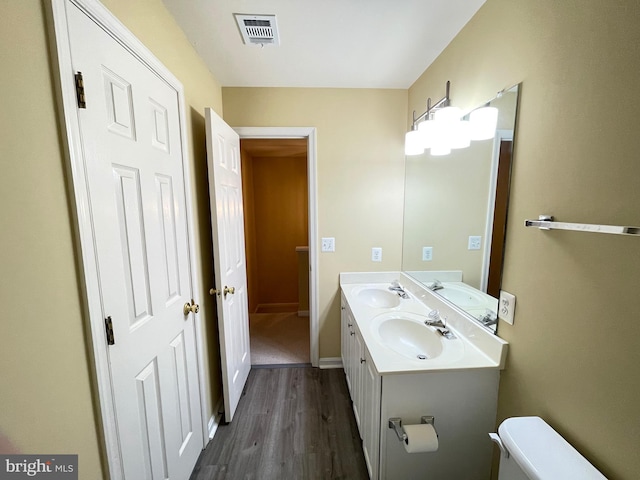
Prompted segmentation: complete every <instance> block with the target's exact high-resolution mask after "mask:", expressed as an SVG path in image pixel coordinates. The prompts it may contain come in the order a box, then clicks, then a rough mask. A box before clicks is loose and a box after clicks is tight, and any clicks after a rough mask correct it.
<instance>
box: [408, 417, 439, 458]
mask: <svg viewBox="0 0 640 480" xmlns="http://www.w3.org/2000/svg"><path fill="white" fill-rule="evenodd" d="M404 432H405V433H406V434H407V439H406V440H405V441H404V442H403V443H404V449H405V450H406V451H407V452H408V453H421V452H435V451H437V450H438V434H437V433H436V430H435V428H433V425H430V424H428V423H423V424H420V425H404Z"/></svg>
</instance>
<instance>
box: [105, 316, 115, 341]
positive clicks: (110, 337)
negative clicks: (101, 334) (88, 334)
mask: <svg viewBox="0 0 640 480" xmlns="http://www.w3.org/2000/svg"><path fill="white" fill-rule="evenodd" d="M104 328H105V330H106V332H107V345H115V344H116V339H115V337H114V336H113V322H112V321H111V317H107V318H105V319H104Z"/></svg>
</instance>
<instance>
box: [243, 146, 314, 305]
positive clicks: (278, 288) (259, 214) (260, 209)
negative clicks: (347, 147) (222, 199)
mask: <svg viewBox="0 0 640 480" xmlns="http://www.w3.org/2000/svg"><path fill="white" fill-rule="evenodd" d="M248 163H251V164H252V165H251V167H250V168H249V172H246V171H245V170H244V167H245V165H247V164H248ZM242 167H243V172H242V174H243V176H244V175H249V174H250V175H251V176H252V177H253V178H252V180H251V181H247V182H243V186H244V185H248V184H250V185H251V186H252V189H253V191H252V192H247V191H246V190H243V192H242V194H243V197H245V200H244V202H243V204H244V206H245V211H247V210H248V211H250V212H251V213H252V214H253V215H252V217H253V218H252V220H253V225H252V226H251V227H250V228H245V240H246V241H247V244H252V245H253V247H254V249H255V250H254V254H255V258H254V259H251V257H250V255H249V254H247V270H248V272H247V276H251V277H255V280H256V282H255V284H254V282H252V281H250V285H251V286H253V287H254V289H250V290H249V305H250V306H253V307H259V306H266V307H269V306H270V307H271V309H270V310H269V311H278V310H279V309H282V308H284V310H282V311H291V308H294V309H295V310H298V306H297V304H298V254H297V253H296V247H297V246H306V245H308V240H307V239H308V231H309V230H308V223H309V222H308V218H307V217H308V206H307V158H306V156H294V157H290V156H282V157H278V156H270V157H250V156H248V155H244V154H243V156H242ZM247 193H249V195H247ZM249 201H251V202H252V205H251V206H249V207H248V208H247V204H248V202H249ZM249 220H250V219H246V220H245V225H246V223H247V222H248V221H249ZM250 235H254V238H252V239H251V241H249V238H248V237H249V236H250ZM250 259H251V260H253V261H252V262H251V265H250V264H249V260H250ZM306 276H307V277H308V276H309V275H308V273H307V274H306ZM287 308H289V310H287ZM250 311H252V312H253V311H254V310H253V309H251V308H250Z"/></svg>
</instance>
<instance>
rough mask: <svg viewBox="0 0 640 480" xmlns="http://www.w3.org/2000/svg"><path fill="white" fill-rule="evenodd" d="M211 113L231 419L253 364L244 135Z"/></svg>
mask: <svg viewBox="0 0 640 480" xmlns="http://www.w3.org/2000/svg"><path fill="white" fill-rule="evenodd" d="M205 116H206V125H207V165H208V168H209V191H210V192H211V193H210V198H211V225H212V229H213V258H214V262H215V265H214V273H215V276H216V279H215V284H216V290H217V299H218V325H219V330H220V357H221V362H222V389H223V397H224V411H225V420H226V421H227V422H230V421H231V420H232V418H233V414H234V413H235V411H236V407H237V406H238V402H239V401H240V396H241V395H242V390H243V388H244V385H245V383H246V381H247V377H248V376H249V371H250V370H251V355H250V351H249V305H248V298H247V266H246V261H245V250H244V214H243V210H242V174H241V171H240V139H239V137H238V134H237V133H236V132H235V131H234V130H233V129H232V128H231V127H230V126H229V125H227V124H226V123H225V122H224V120H222V119H221V118H220V117H219V116H218V115H216V113H215V112H214V111H213V110H212V109H210V108H207V109H206V110H205Z"/></svg>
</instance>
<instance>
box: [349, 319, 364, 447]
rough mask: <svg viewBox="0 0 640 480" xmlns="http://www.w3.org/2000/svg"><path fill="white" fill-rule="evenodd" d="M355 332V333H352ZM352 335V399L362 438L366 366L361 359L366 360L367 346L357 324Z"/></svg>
mask: <svg viewBox="0 0 640 480" xmlns="http://www.w3.org/2000/svg"><path fill="white" fill-rule="evenodd" d="M351 333H353V334H351ZM350 336H351V339H352V343H351V348H352V350H351V359H352V362H351V369H352V370H351V387H352V390H351V399H352V400H353V413H354V414H355V417H356V423H357V425H358V432H359V433H360V438H362V436H363V429H362V421H361V420H362V409H363V400H364V399H363V390H362V380H363V378H364V375H363V372H364V368H362V363H363V362H361V360H364V352H365V346H364V341H363V340H362V337H361V336H360V332H358V330H357V329H356V328H355V325H354V326H353V327H352V332H350Z"/></svg>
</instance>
